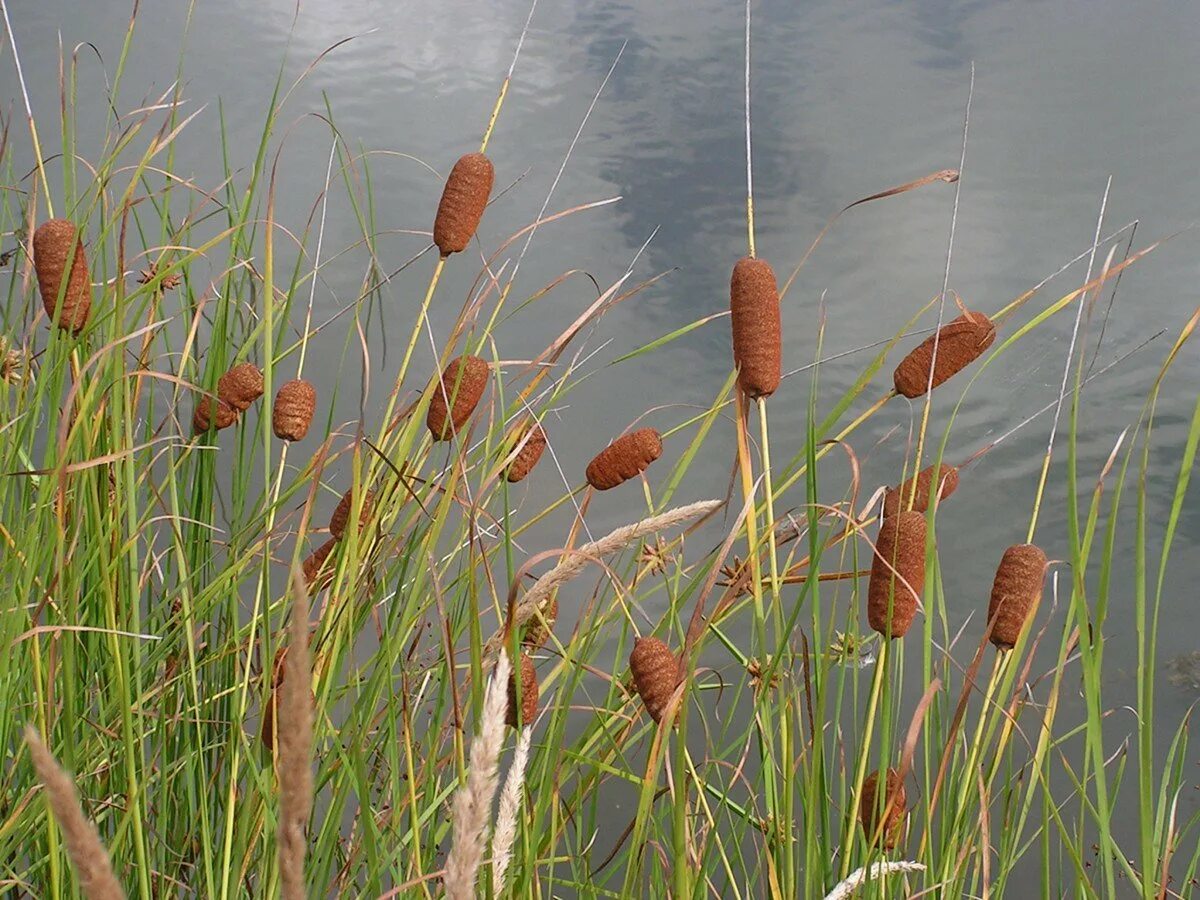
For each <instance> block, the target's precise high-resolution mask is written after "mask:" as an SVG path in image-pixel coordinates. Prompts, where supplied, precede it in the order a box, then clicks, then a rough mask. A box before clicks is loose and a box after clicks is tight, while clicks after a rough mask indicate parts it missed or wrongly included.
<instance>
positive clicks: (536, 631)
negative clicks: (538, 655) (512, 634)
mask: <svg viewBox="0 0 1200 900" xmlns="http://www.w3.org/2000/svg"><path fill="white" fill-rule="evenodd" d="M557 618H558V595H557V594H555V595H554V596H552V597H551V598H550V599H549V601H547V602H546V603H545V604H544V605H543V606H542V607H541V608H540V609H539V610H538V611H537V613H536V614H535V615H534V617H533V618H532V619H530V620H529V622H528V623H527V624H526V625H525V634H524V635H522V637H521V643H522V644H524V645H525V646H526V647H533V648H534V649H537V648H538V647H541V646H543V645H544V644H545V643H546V640H547V639H548V638H549V637H550V632H551V631H552V630H553V629H554V621H555V620H556V619H557Z"/></svg>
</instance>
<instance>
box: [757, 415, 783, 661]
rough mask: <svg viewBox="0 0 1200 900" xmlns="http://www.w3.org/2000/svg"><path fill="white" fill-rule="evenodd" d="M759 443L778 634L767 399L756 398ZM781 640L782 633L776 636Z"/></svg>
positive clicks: (780, 621)
mask: <svg viewBox="0 0 1200 900" xmlns="http://www.w3.org/2000/svg"><path fill="white" fill-rule="evenodd" d="M758 425H759V433H760V437H759V441H760V442H761V444H762V447H761V450H762V469H763V492H764V495H765V499H766V506H767V509H766V513H767V524H766V530H767V552H768V553H769V554H770V563H771V607H772V608H773V609H774V610H775V616H776V622H777V624H778V625H779V629H780V632H782V630H783V613H782V611H781V610H780V608H779V586H780V581H779V561H778V560H777V559H776V555H777V553H778V547H777V546H776V543H775V498H774V493H775V492H774V490H773V489H772V484H771V440H770V432H769V431H768V429H767V398H766V397H759V398H758ZM778 638H779V639H780V640H783V635H782V633H781V634H779V635H778Z"/></svg>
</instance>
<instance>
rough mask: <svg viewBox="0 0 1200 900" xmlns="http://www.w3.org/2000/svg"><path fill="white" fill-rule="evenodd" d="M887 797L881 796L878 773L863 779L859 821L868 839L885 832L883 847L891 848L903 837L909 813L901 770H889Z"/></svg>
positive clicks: (886, 785) (886, 784)
mask: <svg viewBox="0 0 1200 900" xmlns="http://www.w3.org/2000/svg"><path fill="white" fill-rule="evenodd" d="M884 784H885V796H884V797H880V796H879V772H878V771H875V772H872V773H871V774H870V775H868V776H867V777H866V780H865V781H863V786H862V802H861V803H860V805H859V822H861V823H862V828H863V833H864V834H865V835H866V836H867V840H868V841H873V840H874V839H875V836H876V834H877V833H878V832H879V831H880V830H881V826H882V832H883V849H885V850H892V849H894V848H895V846H896V845H897V844H898V843H900V841H901V839H902V838H903V836H904V818H905V815H906V814H907V812H908V810H907V806H908V795H907V792H906V791H905V789H904V782H903V781H902V780H901V778H900V773H899V772H897V771H896V770H895V769H888V770H887V778H885V779H884Z"/></svg>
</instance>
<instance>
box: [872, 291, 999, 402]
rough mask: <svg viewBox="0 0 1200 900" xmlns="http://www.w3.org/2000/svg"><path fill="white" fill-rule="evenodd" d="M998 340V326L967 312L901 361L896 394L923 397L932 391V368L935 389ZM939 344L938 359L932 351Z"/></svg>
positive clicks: (898, 367) (927, 339) (895, 374)
mask: <svg viewBox="0 0 1200 900" xmlns="http://www.w3.org/2000/svg"><path fill="white" fill-rule="evenodd" d="M995 339H996V326H995V325H994V324H992V320H991V319H989V318H988V317H987V316H985V315H984V314H983V313H981V312H973V311H967V312H965V313H963V314H962V315H961V316H959V317H958V318H956V319H954V320H952V321H950V322H948V323H947V324H945V325H943V326H942V327H941V328H940V329H939V330H938V332H937V333H936V334H931V335H930V336H929V337H927V338H925V340H923V341H922V342H921V343H920V344H918V345H917V346H916V347H914V348H913V350H912V351H911V352H910V353H909V354H908V356H906V357H904V359H902V360H900V365H898V366H896V371H895V373H894V374H893V376H892V380H893V382H894V383H895V386H896V392H897V393H899V394H903V395H904V396H905V397H908V398H909V399H913V398H915V397H921V396H924V394H925V393H926V391H928V390H929V388H930V378H929V373H930V368H931V367H932V369H933V385H932V386H933V387H937V386H938V385H940V384H942V383H943V382H945V381H947V380H948V379H950V378H952V377H954V376H955V375H957V374H958V373H959V372H961V371H962V370H963V369H965V368H966V367H967V366H969V365H970V364H971V363H973V362H974V361H975V360H976V359H978V358H979V357H980V356H981V355H983V352H984V351H985V350H987V348H988V347H990V346H992V341H994V340H995ZM935 341H936V343H937V359H936V361H935V360H934V354H933V347H934V342H935Z"/></svg>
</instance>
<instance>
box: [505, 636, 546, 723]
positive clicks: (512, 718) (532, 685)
mask: <svg viewBox="0 0 1200 900" xmlns="http://www.w3.org/2000/svg"><path fill="white" fill-rule="evenodd" d="M520 669H521V704H520V711H521V721H520V722H518V721H517V708H518V707H517V672H516V670H515V669H514V670H513V673H512V678H510V679H509V682H508V712H507V713H506V714H505V719H504V721H506V722H507V723H508V724H509V725H510V726H511V727H513V728H521V727H522V726H525V725H530V724H532V722H533V720H534V719H536V718H537V711H538V680H537V672H536V671H534V668H533V659H531V658H530V656H529V654H528V653H522V654H521V665H520Z"/></svg>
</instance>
